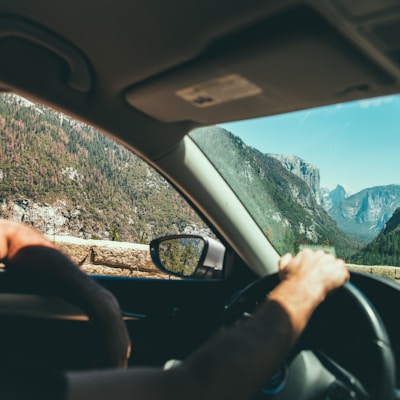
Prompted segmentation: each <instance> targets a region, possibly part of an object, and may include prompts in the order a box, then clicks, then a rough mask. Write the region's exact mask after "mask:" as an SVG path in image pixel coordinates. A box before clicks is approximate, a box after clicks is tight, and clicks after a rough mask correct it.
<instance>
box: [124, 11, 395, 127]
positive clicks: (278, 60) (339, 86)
mask: <svg viewBox="0 0 400 400" xmlns="http://www.w3.org/2000/svg"><path fill="white" fill-rule="evenodd" d="M391 82H393V79H392V78H391V77H390V76H389V75H388V74H387V73H386V72H385V70H383V69H381V68H380V67H379V66H377V65H376V64H375V63H373V62H372V61H371V60H370V59H369V58H368V57H367V56H366V55H365V54H364V53H362V52H361V51H360V50H358V49H357V48H356V47H355V46H353V45H352V44H350V43H349V42H348V41H346V40H345V38H344V37H342V36H341V35H340V34H338V33H337V32H336V31H334V30H333V29H332V28H331V27H330V26H329V25H327V24H326V23H325V22H324V21H322V19H321V17H319V16H317V15H316V14H314V13H310V12H301V13H293V12H292V13H291V14H290V15H285V16H281V17H279V18H276V19H275V20H274V21H267V22H264V23H263V24H261V25H259V26H257V27H255V28H251V29H249V30H248V31H246V32H241V33H238V34H236V35H232V36H231V37H227V38H225V39H224V40H221V41H219V42H218V43H215V44H213V45H211V46H210V47H209V48H208V50H206V51H205V52H204V54H203V55H201V56H199V57H198V58H197V59H195V60H193V61H191V62H189V63H186V64H185V65H182V66H180V67H177V68H175V69H173V70H170V71H167V72H165V73H163V74H161V75H159V76H157V77H155V78H152V79H149V80H147V81H146V82H143V83H142V84H140V85H136V86H134V87H132V88H130V89H129V90H128V91H127V92H126V93H125V98H126V100H127V102H128V103H129V104H130V105H131V106H132V107H134V108H136V109H139V110H141V111H142V112H144V113H145V114H147V115H149V116H151V117H153V118H155V119H157V120H160V121H163V122H176V121H182V120H190V121H195V122H198V123H201V124H211V123H217V122H222V121H231V120H237V119H243V118H251V117H256V116H261V115H269V114H276V113H281V112H287V111H291V110H296V109H301V108H304V107H311V106H313V105H316V104H319V105H320V104H321V103H326V104H328V103H335V102H341V101H347V100H351V99H355V98H357V97H358V96H361V95H362V96H365V92H366V91H369V92H370V95H371V96H373V95H374V94H375V93H378V92H379V89H380V88H382V87H384V86H386V85H388V84H390V83H391Z"/></svg>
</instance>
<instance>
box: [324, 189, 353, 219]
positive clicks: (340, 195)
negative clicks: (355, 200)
mask: <svg viewBox="0 0 400 400" xmlns="http://www.w3.org/2000/svg"><path fill="white" fill-rule="evenodd" d="M321 195H322V204H323V206H324V208H325V210H327V211H328V212H329V210H330V209H331V208H332V207H333V206H335V205H336V204H338V203H340V202H341V201H343V200H344V199H345V198H346V197H348V194H347V192H346V189H345V188H344V187H343V186H342V185H337V186H336V187H335V189H333V190H331V191H330V190H328V189H325V188H321Z"/></svg>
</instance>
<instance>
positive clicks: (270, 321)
mask: <svg viewBox="0 0 400 400" xmlns="http://www.w3.org/2000/svg"><path fill="white" fill-rule="evenodd" d="M279 269H280V275H281V278H282V282H281V284H280V285H279V286H278V287H277V288H276V289H275V290H274V291H273V292H271V293H270V295H269V296H268V299H267V300H266V301H265V302H264V303H263V304H262V305H261V306H260V307H259V309H258V310H257V311H256V312H255V313H254V315H253V317H252V318H250V319H249V320H247V321H245V322H243V323H241V324H238V325H237V326H234V327H233V328H231V329H228V330H222V331H221V332H219V333H218V334H217V335H216V336H215V337H214V338H212V339H211V340H210V341H209V342H207V343H206V344H205V345H204V346H203V347H201V348H200V349H199V350H198V351H196V352H195V353H194V354H193V355H191V356H190V357H188V359H187V360H185V361H184V362H183V363H182V364H181V365H180V366H178V367H176V368H173V369H171V370H169V371H161V370H159V369H129V370H126V371H112V370H109V371H102V372H88V373H78V374H76V373H72V374H69V375H68V379H69V385H70V391H69V399H71V400H79V399H84V398H88V397H91V396H94V397H95V398H97V399H111V398H112V399H113V400H118V399H130V398H132V399H133V398H135V399H145V400H152V399H166V400H167V399H175V400H179V399H187V398H190V399H207V400H213V399H218V400H221V399H230V400H232V399H248V398H251V396H252V395H253V394H254V393H255V392H256V391H257V390H258V389H259V388H260V387H261V385H262V384H263V382H264V381H265V379H266V377H268V376H269V375H271V374H272V373H273V372H274V371H275V370H276V369H277V368H278V367H279V366H280V365H281V363H282V362H283V360H284V359H285V357H286V356H287V354H288V352H289V351H290V349H291V347H292V346H293V344H294V343H295V342H296V340H297V339H298V337H299V335H300V334H301V332H302V331H303V329H304V327H305V325H306V323H307V321H308V320H309V318H310V316H311V314H312V312H313V311H314V309H315V308H316V307H317V306H318V305H319V304H320V302H321V301H323V300H324V298H325V297H326V295H327V294H328V293H329V292H331V291H332V290H334V289H336V288H337V287H339V286H340V285H342V284H343V283H344V282H345V281H346V280H347V279H348V278H349V273H348V271H347V269H346V268H345V265H344V262H343V260H338V259H336V258H334V257H333V256H331V255H327V254H325V253H323V252H313V251H311V250H304V251H303V252H301V253H299V254H298V255H297V256H296V257H294V258H293V257H292V256H290V255H285V256H284V257H282V258H281V260H280V263H279Z"/></svg>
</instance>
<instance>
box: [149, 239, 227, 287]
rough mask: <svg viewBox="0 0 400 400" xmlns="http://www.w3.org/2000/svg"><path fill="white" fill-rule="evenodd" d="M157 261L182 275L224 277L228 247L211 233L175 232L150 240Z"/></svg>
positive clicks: (204, 277) (167, 270)
mask: <svg viewBox="0 0 400 400" xmlns="http://www.w3.org/2000/svg"><path fill="white" fill-rule="evenodd" d="M150 254H151V258H152V260H153V263H154V265H155V266H156V267H157V268H158V269H159V270H161V271H163V272H166V273H168V274H171V275H175V276H179V277H181V278H197V279H218V278H221V277H222V270H223V263H224V257H225V247H224V246H223V245H222V244H221V243H219V242H217V241H216V240H215V239H212V238H210V237H208V236H203V235H172V236H164V237H161V238H158V239H154V240H152V241H151V242H150Z"/></svg>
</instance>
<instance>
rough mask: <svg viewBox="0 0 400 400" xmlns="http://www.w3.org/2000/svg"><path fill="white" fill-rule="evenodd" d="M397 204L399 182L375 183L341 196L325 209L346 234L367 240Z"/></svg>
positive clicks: (391, 213) (377, 231)
mask: <svg viewBox="0 0 400 400" xmlns="http://www.w3.org/2000/svg"><path fill="white" fill-rule="evenodd" d="M398 207H400V185H387V186H376V187H372V188H368V189H364V190H362V191H360V192H358V193H356V194H354V195H352V196H349V197H347V198H344V199H343V200H342V201H340V202H339V203H337V204H336V205H334V206H333V207H332V208H331V209H330V210H329V211H328V212H329V214H330V215H331V217H332V218H333V219H334V220H335V221H336V222H337V224H338V226H339V227H340V228H341V229H342V230H343V231H344V232H346V233H347V234H348V235H350V236H353V237H356V238H359V239H360V240H362V241H363V242H365V243H367V242H370V241H371V240H372V239H374V238H375V237H376V236H377V235H378V234H379V233H380V232H381V230H382V229H383V228H384V226H385V224H386V222H387V221H388V220H389V219H390V218H391V216H392V215H393V213H394V211H395V210H396V208H398Z"/></svg>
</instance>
